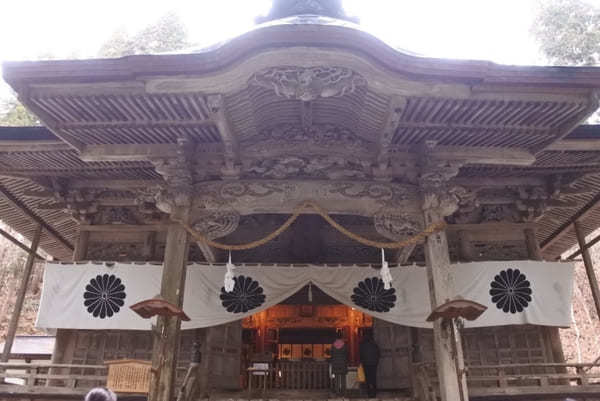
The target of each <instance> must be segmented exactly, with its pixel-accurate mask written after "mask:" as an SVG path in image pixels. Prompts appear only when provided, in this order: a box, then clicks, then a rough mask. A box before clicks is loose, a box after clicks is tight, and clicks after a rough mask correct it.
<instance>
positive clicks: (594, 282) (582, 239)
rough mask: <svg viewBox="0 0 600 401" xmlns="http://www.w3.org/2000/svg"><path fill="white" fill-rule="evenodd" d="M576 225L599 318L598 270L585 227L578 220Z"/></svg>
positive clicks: (576, 232) (599, 292) (599, 291)
mask: <svg viewBox="0 0 600 401" xmlns="http://www.w3.org/2000/svg"><path fill="white" fill-rule="evenodd" d="M574 226H575V234H576V235H577V242H578V243H579V249H580V250H581V256H582V257H583V265H584V266H585V272H586V273H587V277H588V282H589V283H590V289H591V290H592V298H594V305H595V306H596V314H597V315H598V318H600V289H599V288H598V279H597V278H596V272H595V271H594V264H593V263H592V257H591V256H590V250H589V249H588V248H587V247H586V246H585V245H586V244H585V234H584V232H583V227H581V224H580V223H579V222H578V221H575V223H574Z"/></svg>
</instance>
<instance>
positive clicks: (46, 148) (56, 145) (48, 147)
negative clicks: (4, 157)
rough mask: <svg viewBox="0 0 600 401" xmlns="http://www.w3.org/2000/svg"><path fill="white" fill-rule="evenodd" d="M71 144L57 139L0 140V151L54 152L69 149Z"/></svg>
mask: <svg viewBox="0 0 600 401" xmlns="http://www.w3.org/2000/svg"><path fill="white" fill-rule="evenodd" d="M70 149H72V148H71V146H69V145H68V144H66V143H64V142H63V141H59V140H52V139H50V140H37V141H28V140H22V141H2V140H0V152H55V151H61V150H70Z"/></svg>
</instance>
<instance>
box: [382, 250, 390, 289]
mask: <svg viewBox="0 0 600 401" xmlns="http://www.w3.org/2000/svg"><path fill="white" fill-rule="evenodd" d="M379 275H380V276H381V280H382V281H383V288H384V289H386V290H389V289H390V288H392V273H391V272H390V267H389V266H388V262H386V261H385V251H384V250H383V248H381V270H380V271H379Z"/></svg>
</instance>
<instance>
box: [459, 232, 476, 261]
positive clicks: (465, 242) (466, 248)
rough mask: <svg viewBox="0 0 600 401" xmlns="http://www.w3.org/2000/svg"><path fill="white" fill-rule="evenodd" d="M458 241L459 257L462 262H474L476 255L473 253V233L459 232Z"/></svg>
mask: <svg viewBox="0 0 600 401" xmlns="http://www.w3.org/2000/svg"><path fill="white" fill-rule="evenodd" d="M458 241H459V256H460V260H461V262H472V261H473V259H474V257H475V254H474V252H473V246H472V244H471V242H472V241H473V236H472V235H471V232H469V231H467V230H460V231H459V232H458Z"/></svg>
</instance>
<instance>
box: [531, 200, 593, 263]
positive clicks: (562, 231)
mask: <svg viewBox="0 0 600 401" xmlns="http://www.w3.org/2000/svg"><path fill="white" fill-rule="evenodd" d="M599 204H600V194H598V195H596V196H595V197H594V198H593V199H592V200H591V201H589V202H588V203H587V204H586V205H585V206H584V207H583V208H582V209H580V210H579V211H578V212H577V213H575V214H574V215H573V217H571V218H570V219H569V220H568V221H567V222H565V223H563V224H562V225H561V226H560V227H559V228H558V229H556V230H555V231H554V232H553V233H552V234H551V235H550V236H549V237H548V238H547V239H545V240H544V241H543V242H542V243H541V244H540V248H541V249H542V252H544V251H546V250H547V249H549V248H550V247H551V246H552V245H553V244H554V243H555V242H556V241H558V240H560V239H561V238H562V237H563V236H564V235H566V234H567V233H568V231H569V229H570V228H571V226H572V224H573V223H574V222H575V221H576V220H579V219H585V217H586V216H587V215H588V214H589V213H591V212H592V211H593V210H594V209H595V208H596V207H597V206H598V205H599Z"/></svg>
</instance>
